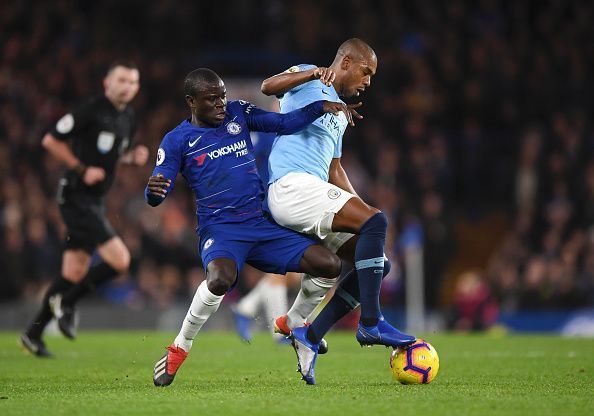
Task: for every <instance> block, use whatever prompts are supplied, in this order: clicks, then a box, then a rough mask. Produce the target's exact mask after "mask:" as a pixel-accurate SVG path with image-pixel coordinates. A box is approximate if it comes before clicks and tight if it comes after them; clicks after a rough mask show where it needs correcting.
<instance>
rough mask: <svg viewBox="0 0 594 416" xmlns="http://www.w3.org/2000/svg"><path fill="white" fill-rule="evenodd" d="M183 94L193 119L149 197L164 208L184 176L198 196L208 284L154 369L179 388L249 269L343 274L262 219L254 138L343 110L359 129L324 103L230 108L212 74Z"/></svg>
mask: <svg viewBox="0 0 594 416" xmlns="http://www.w3.org/2000/svg"><path fill="white" fill-rule="evenodd" d="M184 93H185V98H186V102H187V104H188V106H189V107H190V110H191V117H190V118H188V119H186V120H184V121H183V122H182V123H180V124H179V125H178V126H177V127H175V128H174V129H173V130H171V131H170V132H169V133H167V134H166V135H165V137H164V138H163V141H162V142H161V145H160V147H159V150H158V152H157V162H156V167H155V169H154V171H153V174H152V176H151V177H150V178H149V181H148V184H147V187H146V189H145V198H146V200H147V202H148V203H149V204H150V205H151V206H156V205H159V204H160V203H161V202H163V200H164V199H165V198H166V197H167V195H168V194H169V193H171V191H173V185H174V182H175V178H176V176H177V174H178V172H181V174H182V175H183V177H184V178H185V179H186V181H187V182H188V184H189V186H190V187H191V188H192V190H193V191H194V194H195V196H196V206H197V207H196V214H197V216H198V224H199V225H198V234H199V250H200V255H201V257H202V262H203V264H204V267H205V269H206V280H205V281H204V282H202V284H200V286H199V287H198V289H197V290H196V294H195V295H194V298H193V300H192V304H191V306H190V309H189V310H188V313H187V315H186V318H185V319H184V322H183V324H182V327H181V330H180V332H179V334H178V335H177V337H176V338H175V340H174V341H173V343H172V344H171V345H170V346H169V347H167V352H166V353H165V355H164V356H163V357H162V358H161V359H160V360H159V361H158V362H157V363H156V364H155V368H154V373H153V382H154V384H155V385H156V386H167V385H169V384H171V383H172V382H173V379H174V377H175V374H176V372H177V370H178V368H179V367H180V365H181V364H182V362H183V361H184V360H185V358H186V357H187V355H188V352H189V351H190V348H191V347H192V343H193V340H194V338H195V337H196V335H197V334H198V331H199V330H200V328H201V327H202V325H203V324H204V322H206V320H207V319H208V318H209V317H210V316H211V315H212V314H213V313H214V312H215V311H216V310H217V309H218V307H219V305H220V303H221V301H222V299H223V296H224V295H225V293H226V292H227V291H228V290H229V289H230V288H231V287H232V286H233V284H234V282H235V279H236V278H237V276H238V274H239V272H240V271H241V269H242V267H243V264H244V263H248V264H250V265H252V266H254V267H255V268H257V269H260V270H262V271H264V272H271V273H278V274H285V273H286V272H289V271H299V272H306V273H310V274H313V275H315V276H321V277H324V278H328V279H332V278H336V276H338V274H339V273H340V259H339V258H338V257H337V256H336V255H334V254H333V253H331V252H330V251H329V250H328V249H326V248H325V247H323V246H321V245H319V244H317V241H316V240H315V239H313V238H311V237H307V236H304V235H302V234H299V233H296V232H294V231H291V230H289V229H287V228H284V227H281V226H279V225H278V224H276V223H275V222H274V221H273V220H272V219H271V218H270V217H269V216H267V215H265V214H264V213H263V212H262V203H263V198H264V196H263V195H264V193H263V186H262V183H261V181H260V177H259V175H258V171H257V168H256V164H255V160H254V159H255V157H254V149H253V146H252V142H251V140H250V131H266V132H276V133H279V134H293V133H295V132H297V131H299V130H300V129H302V128H303V127H305V126H306V125H308V124H309V123H311V122H312V121H314V120H315V119H317V118H318V117H320V116H322V115H323V114H325V113H328V112H331V113H333V114H338V113H339V112H341V111H344V112H345V113H347V118H349V119H350V121H351V122H352V118H351V117H352V114H351V111H350V109H349V108H348V107H347V106H346V105H345V104H344V103H341V102H330V101H325V100H323V99H322V100H317V101H316V102H313V103H311V104H309V105H307V106H304V107H303V108H299V109H295V111H291V112H288V113H286V114H278V113H269V112H266V111H263V110H261V109H259V108H257V107H255V106H253V105H252V104H250V103H248V102H245V101H231V102H229V103H227V98H226V90H225V84H224V83H223V81H222V80H221V79H220V78H219V76H218V75H217V74H216V73H215V72H213V71H211V70H210V69H206V68H200V69H197V70H194V71H192V72H190V73H189V74H188V76H187V77H186V79H185V81H184Z"/></svg>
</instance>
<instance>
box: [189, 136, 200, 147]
mask: <svg viewBox="0 0 594 416" xmlns="http://www.w3.org/2000/svg"><path fill="white" fill-rule="evenodd" d="M201 137H202V135H200V136H198V137H196V140H194V141H193V142H188V146H190V147H194V145H195V144H196V143H198V140H200V138H201Z"/></svg>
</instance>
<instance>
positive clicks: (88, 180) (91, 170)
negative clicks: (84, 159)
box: [83, 166, 105, 186]
mask: <svg viewBox="0 0 594 416" xmlns="http://www.w3.org/2000/svg"><path fill="white" fill-rule="evenodd" d="M104 179H105V169H103V168H100V167H97V166H88V167H87V169H86V170H85V174H84V175H83V182H84V183H85V185H89V186H92V185H95V184H96V183H99V182H101V181H102V180H104Z"/></svg>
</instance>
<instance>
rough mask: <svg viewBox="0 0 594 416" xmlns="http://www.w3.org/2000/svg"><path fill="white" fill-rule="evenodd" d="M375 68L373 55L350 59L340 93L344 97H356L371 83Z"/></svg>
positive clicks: (375, 63)
mask: <svg viewBox="0 0 594 416" xmlns="http://www.w3.org/2000/svg"><path fill="white" fill-rule="evenodd" d="M376 70H377V58H376V57H375V55H371V56H367V57H363V59H352V60H351V62H350V64H349V67H348V69H347V73H346V76H345V78H344V83H343V90H342V94H341V95H343V96H344V97H357V96H359V94H361V93H362V92H363V91H365V88H367V87H369V86H370V85H371V77H373V76H374V75H375V71H376Z"/></svg>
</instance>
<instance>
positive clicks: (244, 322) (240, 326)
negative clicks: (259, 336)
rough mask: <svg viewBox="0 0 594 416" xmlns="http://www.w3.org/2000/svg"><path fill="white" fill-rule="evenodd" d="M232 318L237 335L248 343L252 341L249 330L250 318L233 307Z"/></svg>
mask: <svg viewBox="0 0 594 416" xmlns="http://www.w3.org/2000/svg"><path fill="white" fill-rule="evenodd" d="M233 320H234V321H235V329H236V330H237V333H238V334H239V337H240V338H241V340H242V341H245V342H247V343H248V344H249V343H250V342H251V341H252V331H250V326H251V324H252V319H251V318H250V317H249V316H246V315H242V314H241V313H239V312H237V310H236V309H235V308H233Z"/></svg>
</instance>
